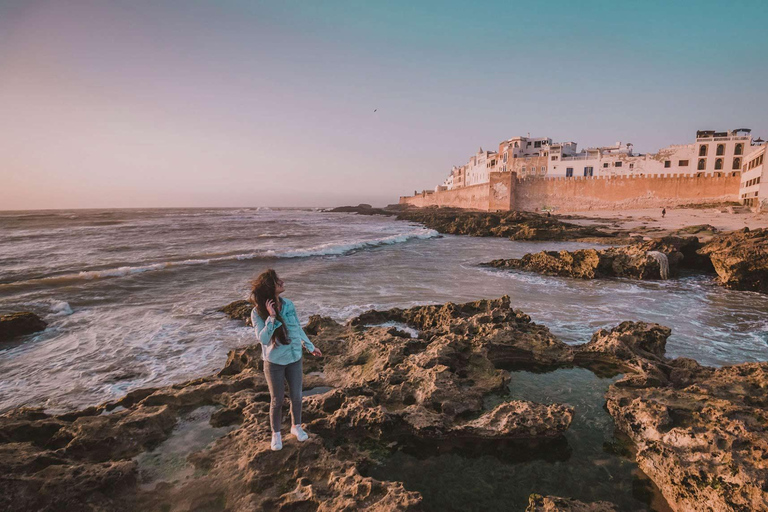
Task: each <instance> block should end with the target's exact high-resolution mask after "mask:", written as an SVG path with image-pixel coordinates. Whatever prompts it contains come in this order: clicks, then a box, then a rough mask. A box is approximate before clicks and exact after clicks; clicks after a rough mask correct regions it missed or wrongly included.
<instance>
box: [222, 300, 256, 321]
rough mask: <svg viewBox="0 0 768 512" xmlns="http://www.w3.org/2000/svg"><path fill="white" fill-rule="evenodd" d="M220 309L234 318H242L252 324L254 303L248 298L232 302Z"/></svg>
mask: <svg viewBox="0 0 768 512" xmlns="http://www.w3.org/2000/svg"><path fill="white" fill-rule="evenodd" d="M218 311H219V312H220V313H224V314H225V315H227V316H228V317H229V318H231V319H232V320H242V321H243V322H245V325H248V326H250V325H251V311H253V304H251V303H250V302H248V301H247V300H236V301H235V302H230V303H229V304H227V305H226V306H224V307H223V308H221V309H219V310H218Z"/></svg>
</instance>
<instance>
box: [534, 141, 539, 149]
mask: <svg viewBox="0 0 768 512" xmlns="http://www.w3.org/2000/svg"><path fill="white" fill-rule="evenodd" d="M533 147H535V148H540V147H541V141H540V140H537V141H536V142H534V143H533Z"/></svg>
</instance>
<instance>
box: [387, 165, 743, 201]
mask: <svg viewBox="0 0 768 512" xmlns="http://www.w3.org/2000/svg"><path fill="white" fill-rule="evenodd" d="M739 182H740V176H739V175H738V174H736V175H733V174H729V175H726V176H712V175H710V176H700V177H697V176H691V175H675V174H671V175H652V176H643V177H633V176H612V177H609V176H600V177H573V178H560V177H557V178H555V177H526V178H518V177H517V175H516V174H515V173H510V172H494V173H491V175H490V181H489V182H488V183H482V184H479V185H472V186H469V187H462V188H458V189H453V190H441V191H437V192H431V191H425V192H422V193H421V194H417V195H415V196H403V197H401V198H400V203H401V204H411V205H414V206H420V207H423V206H453V207H457V208H467V209H473V210H483V211H496V210H540V209H542V208H552V209H555V210H559V211H583V210H618V209H622V210H623V209H637V208H662V207H665V206H669V207H674V206H681V205H685V204H695V203H714V202H721V201H737V200H738V197H739Z"/></svg>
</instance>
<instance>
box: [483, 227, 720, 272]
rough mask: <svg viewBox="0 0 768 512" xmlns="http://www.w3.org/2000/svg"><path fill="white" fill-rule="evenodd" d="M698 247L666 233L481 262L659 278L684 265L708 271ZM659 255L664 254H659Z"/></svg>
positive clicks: (696, 242)
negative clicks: (603, 245) (642, 239)
mask: <svg viewBox="0 0 768 512" xmlns="http://www.w3.org/2000/svg"><path fill="white" fill-rule="evenodd" d="M700 247H701V244H700V243H699V240H698V239H697V238H696V237H686V238H680V237H671V236H669V237H664V238H657V239H654V240H649V241H647V242H642V243H635V244H632V245H628V246H623V247H610V248H607V249H601V250H596V249H580V250H577V251H559V252H557V251H542V252H539V253H534V254H526V255H525V256H523V257H522V258H520V259H498V260H493V261H490V262H488V263H485V264H484V265H487V266H491V267H495V268H510V269H520V270H528V271H532V272H538V273H541V274H546V275H556V276H566V277H577V278H581V279H595V278H605V277H630V278H634V279H661V278H666V277H669V276H670V275H671V276H674V275H677V274H678V273H679V271H680V270H681V269H683V268H685V269H695V270H699V271H708V270H711V264H710V263H709V262H708V260H707V258H706V257H703V256H702V255H700V254H698V253H697V251H698V249H699V248H700ZM660 254H663V255H664V256H662V257H660V256H659V255H660ZM664 259H666V264H665V262H664V261H663V260H664Z"/></svg>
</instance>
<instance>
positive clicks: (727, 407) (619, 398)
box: [575, 322, 768, 510]
mask: <svg viewBox="0 0 768 512" xmlns="http://www.w3.org/2000/svg"><path fill="white" fill-rule="evenodd" d="M669 334H670V330H669V329H668V328H666V327H662V326H659V325H656V324H646V323H642V322H638V323H635V322H624V323H622V324H621V325H620V326H618V327H617V328H615V329H612V330H610V331H607V330H600V331H598V332H597V333H595V335H594V336H593V338H592V340H591V341H590V342H589V343H588V344H585V345H583V346H581V347H577V349H576V356H575V360H576V361H577V362H580V361H581V362H585V361H587V360H589V359H590V358H597V359H599V360H601V361H603V362H605V361H612V362H613V364H615V365H616V366H617V367H620V368H621V371H624V372H626V374H625V377H624V378H623V379H622V380H619V381H618V382H616V383H615V384H613V385H611V387H610V388H609V390H608V393H607V394H606V399H607V408H608V411H609V412H610V414H611V416H613V418H614V420H615V421H616V426H617V428H618V429H619V430H621V431H622V432H624V433H625V434H626V435H628V436H629V437H630V439H631V440H632V441H633V442H634V444H635V446H636V448H637V455H636V458H637V463H638V465H639V466H640V468H641V469H642V470H643V471H644V472H645V473H646V474H647V475H648V476H649V477H650V478H651V479H652V480H653V481H654V483H655V484H656V485H657V486H658V487H659V488H660V490H661V492H662V493H663V495H664V497H665V498H666V499H667V501H668V502H669V504H670V505H671V506H672V508H673V509H674V510H765V509H768V494H766V489H768V464H766V462H765V461H766V460H768V363H746V364H741V365H737V366H731V367H724V368H719V369H713V368H706V367H702V366H700V365H699V364H698V363H696V362H695V361H693V360H691V359H684V358H681V359H674V360H670V359H667V358H666V357H665V356H664V346H665V344H666V338H667V337H668V336H669Z"/></svg>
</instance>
